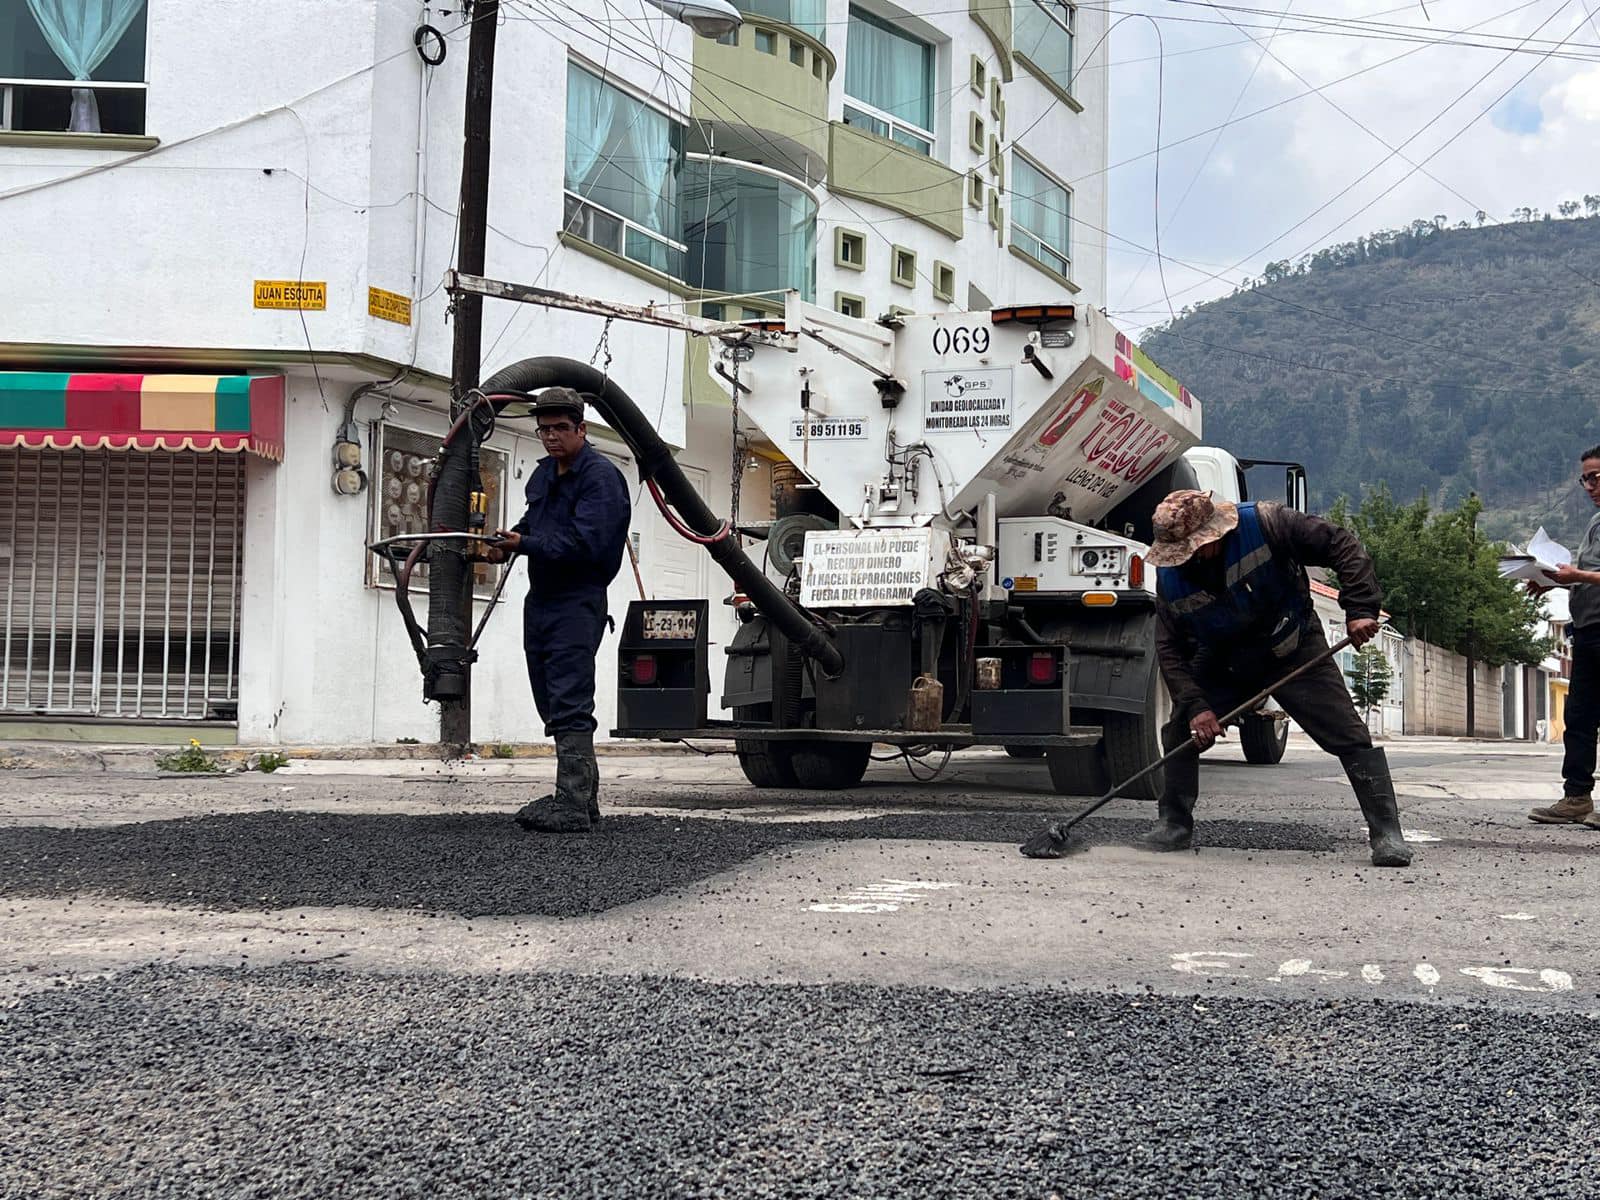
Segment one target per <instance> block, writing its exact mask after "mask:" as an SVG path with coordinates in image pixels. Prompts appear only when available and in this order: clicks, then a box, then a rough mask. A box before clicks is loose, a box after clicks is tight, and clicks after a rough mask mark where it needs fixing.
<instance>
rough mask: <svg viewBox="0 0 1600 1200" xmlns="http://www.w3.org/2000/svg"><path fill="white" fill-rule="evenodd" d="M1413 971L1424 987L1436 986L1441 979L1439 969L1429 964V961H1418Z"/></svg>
mask: <svg viewBox="0 0 1600 1200" xmlns="http://www.w3.org/2000/svg"><path fill="white" fill-rule="evenodd" d="M1411 973H1412V974H1413V975H1415V976H1416V977H1417V982H1418V983H1420V984H1422V986H1423V987H1435V986H1437V984H1438V982H1439V979H1440V975H1439V969H1438V968H1437V967H1433V966H1429V965H1428V964H1427V963H1418V964H1417V965H1416V967H1415V968H1414V969H1413V970H1412V972H1411Z"/></svg>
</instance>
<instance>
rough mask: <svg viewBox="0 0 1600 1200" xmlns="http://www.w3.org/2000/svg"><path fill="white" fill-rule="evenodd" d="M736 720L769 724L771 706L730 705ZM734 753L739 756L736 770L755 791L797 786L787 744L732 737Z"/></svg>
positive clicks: (790, 750) (790, 751)
mask: <svg viewBox="0 0 1600 1200" xmlns="http://www.w3.org/2000/svg"><path fill="white" fill-rule="evenodd" d="M733 718H734V720H736V721H770V720H772V705H770V704H738V705H735V706H734V709H733ZM733 748H734V751H735V752H736V753H737V754H738V756H739V769H740V770H742V771H743V772H744V777H745V778H746V779H748V780H749V781H750V782H751V783H753V784H754V785H755V786H756V787H758V788H792V787H799V786H800V784H799V781H798V780H797V779H796V778H795V774H794V764H793V762H792V761H791V759H792V756H793V749H792V747H791V746H790V744H789V743H788V742H773V741H768V740H767V739H765V738H735V739H734V742H733Z"/></svg>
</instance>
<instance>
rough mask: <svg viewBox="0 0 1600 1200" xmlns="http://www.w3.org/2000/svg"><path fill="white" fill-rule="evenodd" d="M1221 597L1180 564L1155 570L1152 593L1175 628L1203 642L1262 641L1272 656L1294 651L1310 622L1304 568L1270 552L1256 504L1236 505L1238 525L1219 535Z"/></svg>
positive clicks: (1215, 643) (1310, 612) (1229, 644)
mask: <svg viewBox="0 0 1600 1200" xmlns="http://www.w3.org/2000/svg"><path fill="white" fill-rule="evenodd" d="M1222 548H1223V579H1224V581H1225V584H1226V590H1225V591H1223V593H1222V594H1221V595H1220V596H1219V595H1216V594H1214V593H1212V592H1208V591H1206V590H1205V589H1204V588H1201V587H1199V586H1197V585H1196V584H1195V583H1194V582H1192V580H1191V577H1190V576H1189V575H1188V574H1186V573H1185V572H1184V570H1183V569H1182V568H1181V567H1162V568H1160V569H1159V570H1158V571H1157V572H1156V591H1157V594H1158V595H1159V596H1160V597H1161V599H1162V601H1163V602H1164V603H1165V604H1166V606H1167V608H1168V610H1169V611H1170V612H1171V614H1172V617H1173V620H1174V622H1175V623H1176V625H1177V626H1178V628H1179V630H1180V631H1181V632H1182V633H1184V634H1185V635H1187V636H1189V637H1192V638H1194V639H1195V640H1196V641H1197V642H1199V643H1200V644H1201V645H1202V646H1217V645H1221V646H1239V645H1241V644H1243V643H1247V642H1265V643H1266V644H1267V645H1268V646H1269V647H1270V648H1271V651H1272V653H1273V655H1274V656H1276V657H1280V658H1281V657H1282V656H1284V655H1286V654H1289V653H1291V652H1293V650H1294V649H1295V648H1296V647H1297V646H1298V645H1299V644H1300V636H1301V634H1303V633H1304V632H1305V630H1306V629H1307V628H1308V627H1309V625H1310V623H1311V616H1312V611H1311V602H1310V597H1309V595H1308V589H1307V588H1306V587H1305V586H1304V584H1303V581H1302V577H1303V575H1304V571H1303V568H1301V566H1300V565H1299V564H1298V563H1297V562H1295V561H1294V560H1293V559H1291V558H1284V557H1280V556H1279V555H1276V554H1274V553H1273V552H1272V547H1271V546H1269V545H1268V544H1267V539H1266V537H1265V536H1264V535H1263V534H1262V532H1261V518H1260V516H1259V515H1257V513H1256V506H1255V503H1254V502H1250V503H1247V504H1241V505H1239V525H1238V527H1237V528H1236V529H1234V530H1233V532H1231V533H1229V534H1228V535H1227V536H1226V537H1224V538H1223V542H1222Z"/></svg>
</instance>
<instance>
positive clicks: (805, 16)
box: [734, 0, 828, 42]
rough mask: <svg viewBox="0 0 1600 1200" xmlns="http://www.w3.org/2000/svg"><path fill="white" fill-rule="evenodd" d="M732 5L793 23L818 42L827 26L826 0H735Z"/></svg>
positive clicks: (755, 15) (752, 14) (755, 14)
mask: <svg viewBox="0 0 1600 1200" xmlns="http://www.w3.org/2000/svg"><path fill="white" fill-rule="evenodd" d="M734 7H735V8H737V9H738V10H739V11H740V12H742V13H749V14H750V15H751V16H753V17H771V18H772V19H773V20H774V21H782V22H783V23H784V24H785V25H793V26H794V27H795V28H796V29H798V30H800V31H801V32H802V33H809V34H810V35H811V36H812V37H814V38H816V39H817V41H819V42H820V41H823V40H824V38H823V35H824V33H825V32H826V31H827V28H828V25H827V19H828V5H827V0H737V2H736V3H735V4H734Z"/></svg>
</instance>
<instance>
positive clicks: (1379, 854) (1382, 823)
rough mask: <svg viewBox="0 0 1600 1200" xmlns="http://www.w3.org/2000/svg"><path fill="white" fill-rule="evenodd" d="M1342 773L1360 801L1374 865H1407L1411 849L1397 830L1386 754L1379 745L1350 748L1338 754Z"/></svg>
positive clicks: (1397, 822) (1396, 818) (1392, 790)
mask: <svg viewBox="0 0 1600 1200" xmlns="http://www.w3.org/2000/svg"><path fill="white" fill-rule="evenodd" d="M1339 761H1340V762H1341V763H1342V764H1343V765H1344V773H1345V774H1346V775H1347V776H1349V778H1350V786H1351V787H1353V788H1355V792H1356V799H1357V800H1359V801H1360V802H1361V815H1362V816H1364V817H1365V818H1366V819H1367V841H1368V844H1370V845H1371V847H1372V865H1373V866H1375V867H1409V866H1410V865H1411V848H1410V847H1409V846H1407V845H1406V839H1405V835H1404V834H1402V833H1401V832H1400V809H1399V806H1398V805H1397V804H1396V803H1395V799H1394V780H1393V779H1391V778H1390V777H1389V757H1388V755H1386V754H1384V752H1383V747H1382V746H1371V747H1368V748H1367V749H1365V750H1354V751H1351V752H1350V753H1349V754H1345V755H1341V756H1340V759H1339Z"/></svg>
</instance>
